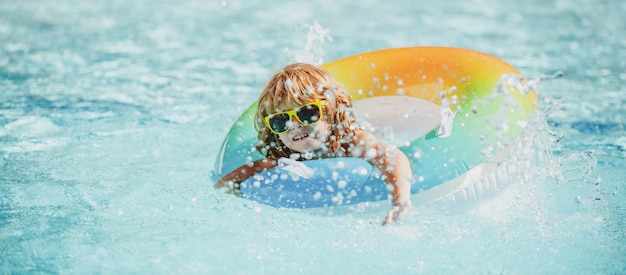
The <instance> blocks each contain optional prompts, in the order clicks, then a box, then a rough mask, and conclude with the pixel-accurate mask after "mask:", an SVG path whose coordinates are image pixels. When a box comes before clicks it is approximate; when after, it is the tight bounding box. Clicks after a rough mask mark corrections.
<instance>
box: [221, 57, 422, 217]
mask: <svg viewBox="0 0 626 275" xmlns="http://www.w3.org/2000/svg"><path fill="white" fill-rule="evenodd" d="M354 120H355V118H354V115H353V113H352V99H351V98H350V96H349V95H348V94H347V93H346V92H345V91H344V90H343V89H342V88H341V87H340V85H339V83H337V81H336V80H335V79H334V78H332V77H331V76H330V74H329V73H327V72H326V71H324V70H322V69H320V68H318V67H315V66H313V65H309V64H302V63H296V64H292V65H289V66H287V67H285V68H284V69H283V70H281V71H279V72H277V73H276V74H274V76H273V77H272V78H271V79H270V81H269V83H268V84H267V86H266V87H265V89H264V90H263V92H262V93H261V96H260V97H259V100H258V107H257V111H256V114H255V118H254V122H255V128H256V130H257V132H258V134H259V145H258V146H257V149H258V150H259V151H260V152H266V153H265V154H266V158H265V159H262V160H257V161H254V162H253V163H252V164H246V165H243V166H241V167H239V168H237V169H235V170H234V171H232V172H230V173H229V174H227V175H226V176H224V177H223V178H221V179H219V180H218V181H217V182H216V183H215V187H216V188H222V187H228V188H229V189H231V190H232V189H238V188H239V183H240V182H242V181H244V180H246V179H248V178H249V177H251V176H253V175H254V174H255V173H259V172H262V171H264V170H266V169H269V168H272V167H274V166H276V165H277V161H278V159H280V158H291V159H296V160H306V159H316V158H332V157H341V156H351V157H359V158H363V159H366V160H368V161H369V162H371V163H372V164H373V165H374V166H376V167H378V168H379V169H380V170H381V171H382V173H383V178H384V179H385V181H386V182H387V183H388V184H389V185H388V187H389V188H388V189H389V190H390V193H391V195H392V200H391V202H392V205H393V208H392V209H391V210H390V211H389V212H388V213H387V216H386V218H385V220H384V221H383V225H385V224H388V223H390V222H391V221H393V220H395V219H396V218H397V217H398V215H400V213H402V212H403V211H404V209H406V208H407V207H409V206H410V205H411V201H410V195H411V182H412V179H413V174H412V171H411V167H410V165H409V160H408V159H407V157H406V156H405V155H404V154H403V153H402V152H401V151H400V150H398V149H397V148H396V147H395V146H390V145H387V144H385V143H383V142H381V141H379V140H378V139H376V137H374V135H372V134H371V133H369V132H366V131H363V130H361V129H359V128H357V127H356V126H355V124H354Z"/></svg>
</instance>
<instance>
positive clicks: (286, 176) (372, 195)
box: [213, 47, 537, 208]
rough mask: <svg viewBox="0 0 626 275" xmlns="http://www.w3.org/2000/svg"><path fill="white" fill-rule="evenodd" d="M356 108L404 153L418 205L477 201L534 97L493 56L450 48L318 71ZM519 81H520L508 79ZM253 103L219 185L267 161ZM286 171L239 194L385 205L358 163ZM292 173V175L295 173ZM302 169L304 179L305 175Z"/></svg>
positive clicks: (279, 201) (310, 203)
mask: <svg viewBox="0 0 626 275" xmlns="http://www.w3.org/2000/svg"><path fill="white" fill-rule="evenodd" d="M322 68H324V69H325V70H327V71H328V72H330V73H331V74H332V75H334V77H335V78H336V79H337V80H338V81H339V82H340V83H342V84H343V85H344V87H345V89H346V91H348V92H349V93H350V95H351V96H352V98H353V101H354V109H355V110H354V112H355V115H356V116H357V122H359V124H361V125H362V126H363V127H365V128H366V129H367V130H370V131H373V132H374V134H376V135H377V137H378V138H379V139H382V140H385V141H387V142H390V143H395V144H397V145H398V146H399V148H400V150H401V151H403V152H404V153H405V154H406V155H407V157H408V158H409V160H410V162H411V166H412V169H413V175H414V177H415V183H414V184H413V185H412V188H411V193H412V194H413V195H412V196H411V200H412V201H413V204H414V205H415V204H422V203H424V202H433V201H437V200H447V201H458V200H468V199H470V198H476V197H477V196H479V195H480V194H481V193H483V192H485V191H486V190H488V189H490V188H491V189H493V188H497V187H494V186H492V185H491V184H489V183H487V184H485V183H484V181H483V183H482V184H480V183H477V182H480V181H479V179H480V178H481V177H483V175H484V173H485V171H486V170H489V169H490V168H489V161H488V160H489V157H490V156H494V155H496V154H498V153H499V152H498V150H501V149H499V148H502V147H501V146H498V145H500V144H502V143H503V140H505V139H512V138H516V137H518V136H519V135H520V133H521V130H522V128H523V127H524V126H525V125H526V121H527V119H528V117H529V116H530V114H531V113H532V111H533V110H534V109H535V108H536V103H537V95H536V94H535V92H534V91H527V90H526V89H522V88H520V87H519V86H520V85H516V83H517V84H519V83H520V81H521V82H523V81H524V78H523V77H522V76H521V74H520V72H518V71H517V70H516V69H515V68H514V67H512V66H511V65H509V64H507V63H506V62H504V61H502V60H500V59H498V58H496V57H493V56H491V55H488V54H485V53H481V52H476V51H472V50H467V49H460V48H449V47H410V48H394V49H385V50H379V51H374V52H368V53H362V54H357V55H354V56H350V57H346V58H342V59H339V60H336V61H332V62H329V63H327V64H324V65H322ZM512 79H513V80H515V79H517V80H518V81H517V82H516V81H512ZM256 105H257V104H256V102H255V103H253V104H252V105H251V106H250V107H249V108H248V109H247V110H246V111H245V112H244V113H243V114H242V115H241V116H240V117H239V119H237V121H235V122H234V124H233V126H232V128H231V129H230V131H229V132H228V134H227V136H226V138H225V140H224V142H223V145H222V147H221V150H220V152H219V154H218V157H217V160H216V163H215V170H214V172H213V178H214V179H219V178H220V177H222V176H223V175H225V174H226V173H229V172H230V171H232V170H234V169H236V168H237V167H239V166H241V165H243V164H245V163H250V162H251V161H253V160H256V159H261V158H263V155H262V154H261V153H260V152H258V151H256V149H255V144H257V133H256V131H255V129H254V124H253V117H254V113H255V110H256ZM297 164H298V165H296V166H293V165H290V164H284V163H283V164H281V165H279V166H277V167H275V168H272V169H269V170H266V171H264V172H262V173H259V174H257V175H255V176H253V177H251V178H250V179H248V180H247V181H245V182H243V183H242V184H241V186H240V189H241V196H242V197H244V198H247V199H250V200H253V201H257V202H259V203H262V204H267V205H271V206H275V207H289V208H315V207H328V206H337V205H350V204H357V203H363V202H373V201H380V200H386V199H388V195H389V192H388V190H387V188H386V184H385V183H384V181H383V180H381V173H380V171H379V170H378V169H377V168H375V167H374V166H372V165H371V164H370V163H369V162H367V161H365V160H362V159H359V158H330V159H320V160H309V161H303V162H297ZM291 168H295V169H291ZM303 170H304V173H303V172H302V171H303Z"/></svg>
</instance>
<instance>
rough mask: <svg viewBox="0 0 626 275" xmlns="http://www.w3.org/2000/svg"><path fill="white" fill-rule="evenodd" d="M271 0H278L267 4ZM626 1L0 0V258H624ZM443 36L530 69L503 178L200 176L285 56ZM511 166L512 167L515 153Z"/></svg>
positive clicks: (297, 261) (47, 266) (208, 264)
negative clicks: (314, 199) (254, 189)
mask: <svg viewBox="0 0 626 275" xmlns="http://www.w3.org/2000/svg"><path fill="white" fill-rule="evenodd" d="M264 2H271V3H264ZM625 12H626V2H624V3H623V2H619V1H618V2H615V1H608V0H607V1H584V0H577V1H497V2H496V1H478V0H476V1H456V0H453V1H445V2H441V3H434V2H425V1H424V2H421V1H417V2H416V1H395V2H387V1H354V2H353V3H339V2H338V1H217V0H216V1H186V0H182V1H157V2H155V1H145V0H139V1H132V2H128V1H119V0H109V1H98V2H95V1H94V2H87V1H78V0H77V1H70V0H64V1H49V0H42V1H3V2H1V3H0V251H1V253H2V254H1V257H0V273H70V274H89V273H131V274H152V273H226V274H233V273H234V274H240V273H266V274H267V273H269V274H275V273H278V274H284V273H309V274H310V273H316V274H317V273H337V274H346V273H364V274H371V273H403V274H406V273H429V274H432V273H435V274H442V273H444V274H445V273H455V274H456V273H478V274H485V273H487V274H490V273H513V274H620V273H626V248H625V247H626V231H625V227H626V222H625V221H626V214H625V211H626V203H625V201H626V187H625V186H626V185H625V180H626V175H625V173H624V171H625V168H626V161H625V160H624V159H625V157H626V138H625V136H626V129H625V128H626V127H625V125H626V122H625V121H626V107H625V106H626V99H624V98H625V97H624V92H625V91H626V90H625V88H624V85H623V84H625V83H626V70H625V69H626V38H624V37H626V20H625V19H624V18H623V14H624V13H625ZM419 45H443V46H455V47H464V48H471V49H474V50H478V51H483V52H487V53H490V54H493V55H496V56H498V57H500V58H502V59H504V60H506V61H507V62H509V63H510V64H512V65H514V66H515V67H517V68H518V69H519V70H520V71H521V72H523V73H524V74H525V75H526V76H527V77H529V78H530V79H539V78H541V77H543V76H549V75H552V74H554V73H555V72H558V71H562V72H563V73H564V76H563V77H562V78H559V79H552V80H544V81H542V82H540V83H539V86H538V87H539V89H538V92H539V95H540V97H541V102H542V107H541V108H540V110H539V111H538V112H537V114H536V116H535V117H534V118H533V125H534V127H533V129H534V130H535V133H534V134H532V135H531V134H529V135H528V136H525V137H526V139H525V140H523V141H520V146H521V148H523V150H521V151H519V152H517V153H516V154H514V155H515V156H520V155H523V156H524V157H523V158H519V157H511V159H509V160H503V163H506V164H507V165H508V166H507V167H508V168H507V170H506V171H505V172H506V173H505V174H507V175H508V176H504V177H500V178H497V179H496V181H498V184H500V185H502V186H506V188H503V189H502V190H501V192H499V193H498V194H495V195H491V196H485V197H484V198H480V199H479V201H478V202H474V203H468V204H463V205H461V207H454V209H451V208H446V207H447V206H440V205H428V206H419V205H417V206H416V207H414V208H413V209H411V211H409V212H408V213H406V215H405V216H404V217H403V218H402V219H401V220H400V221H399V223H397V224H394V225H392V226H389V227H381V226H379V223H380V221H381V220H382V218H383V216H384V214H385V211H386V209H387V205H386V204H384V205H377V204H373V205H371V206H368V207H362V208H358V209H348V210H346V209H340V210H333V211H332V212H331V211H330V210H329V211H327V212H324V211H320V212H319V213H318V212H315V213H313V212H307V211H304V210H285V209H274V208H271V207H267V206H264V205H260V204H256V203H253V202H250V201H246V200H243V199H240V198H236V197H233V196H231V195H227V194H222V193H219V192H217V191H215V190H213V188H212V187H211V186H212V182H211V180H210V175H211V170H212V169H213V165H214V163H215V158H216V156H217V151H218V149H219V146H220V144H221V141H222V140H223V138H224V136H225V135H226V131H227V130H228V129H229V127H230V125H231V124H232V122H233V121H234V120H235V119H236V118H237V116H238V115H239V114H240V113H241V112H242V111H243V110H244V109H245V108H246V107H248V105H249V104H250V103H251V102H252V101H253V100H255V99H256V97H257V96H258V94H259V92H260V90H261V89H262V88H263V86H264V84H265V82H266V81H267V79H268V78H269V76H270V75H271V74H272V73H273V72H274V71H275V70H276V69H278V68H281V67H283V66H284V65H285V64H287V63H289V62H293V61H296V60H302V61H308V62H312V63H321V62H325V61H330V60H334V59H337V58H340V57H343V56H348V55H352V54H356V53H359V52H365V51H371V50H377V49H383V48H391V47H405V46H419ZM516 167H518V168H519V169H513V168H516Z"/></svg>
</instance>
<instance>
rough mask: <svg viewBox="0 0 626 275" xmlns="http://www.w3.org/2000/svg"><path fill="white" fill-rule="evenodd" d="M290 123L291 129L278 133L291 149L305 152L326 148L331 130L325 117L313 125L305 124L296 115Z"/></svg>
mask: <svg viewBox="0 0 626 275" xmlns="http://www.w3.org/2000/svg"><path fill="white" fill-rule="evenodd" d="M289 123H290V129H289V131H287V132H284V133H281V134H278V137H279V138H280V140H281V141H282V142H283V143H284V144H285V146H287V147H289V149H291V150H294V151H297V152H300V153H305V152H311V151H316V150H319V149H322V148H325V143H326V140H327V139H328V135H329V130H328V122H326V121H325V120H324V119H321V120H320V121H318V122H317V123H315V124H313V125H304V124H302V123H300V122H299V121H298V120H297V119H296V118H295V117H294V118H293V119H292V120H291V121H290V122H289Z"/></svg>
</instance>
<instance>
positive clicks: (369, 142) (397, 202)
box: [351, 131, 413, 225]
mask: <svg viewBox="0 0 626 275" xmlns="http://www.w3.org/2000/svg"><path fill="white" fill-rule="evenodd" d="M353 145H354V148H352V152H351V154H352V155H353V156H355V157H361V158H364V159H366V160H368V161H369V162H371V163H372V164H373V165H374V166H376V167H378V168H379V169H380V170H381V171H382V173H383V176H384V180H385V181H386V182H387V183H388V184H390V185H391V186H389V187H390V188H389V189H390V190H389V192H390V193H391V195H392V201H391V203H392V205H393V209H391V210H390V211H389V213H387V217H386V218H385V221H384V222H383V225H385V224H388V223H390V222H392V221H393V220H394V219H396V218H397V217H398V215H400V213H402V211H404V209H406V208H407V207H410V206H411V183H412V182H413V172H412V170H411V165H410V164H409V159H408V158H407V157H406V155H405V154H404V153H402V152H401V151H400V150H398V148H397V147H396V146H393V145H388V144H385V143H383V142H381V141H379V140H378V139H377V138H376V137H375V136H374V135H373V134H371V133H369V132H365V131H357V132H356V139H355V140H354V144H353Z"/></svg>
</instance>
